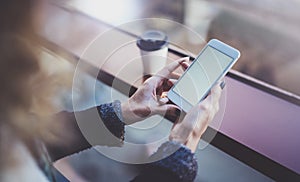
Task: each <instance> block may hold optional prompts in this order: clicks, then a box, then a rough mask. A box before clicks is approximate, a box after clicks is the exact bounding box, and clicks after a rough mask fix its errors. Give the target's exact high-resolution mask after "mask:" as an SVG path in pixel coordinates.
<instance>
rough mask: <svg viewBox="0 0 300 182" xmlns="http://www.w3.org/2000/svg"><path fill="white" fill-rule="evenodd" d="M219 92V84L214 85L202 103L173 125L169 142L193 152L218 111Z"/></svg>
mask: <svg viewBox="0 0 300 182" xmlns="http://www.w3.org/2000/svg"><path fill="white" fill-rule="evenodd" d="M221 91H222V89H221V86H220V83H218V84H216V86H214V87H213V88H212V89H211V92H210V94H209V95H208V96H207V97H206V98H205V99H204V100H203V101H202V102H200V103H199V104H197V105H196V106H194V107H193V108H192V109H191V110H190V111H189V112H188V113H187V115H186V116H185V117H184V119H183V120H182V121H178V122H177V123H175V124H174V126H173V128H172V130H171V133H170V136H169V139H170V141H176V142H179V143H182V144H184V145H186V146H187V147H188V148H189V149H191V151H192V152H195V151H196V149H197V146H198V143H199V141H200V138H201V136H202V134H203V133H204V131H205V130H206V128H207V126H208V124H209V122H210V121H211V120H212V119H213V118H214V116H215V114H216V113H217V112H218V110H219V100H220V97H221Z"/></svg>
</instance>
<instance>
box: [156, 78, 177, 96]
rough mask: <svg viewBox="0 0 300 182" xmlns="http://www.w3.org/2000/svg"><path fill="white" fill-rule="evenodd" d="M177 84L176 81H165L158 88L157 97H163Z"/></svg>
mask: <svg viewBox="0 0 300 182" xmlns="http://www.w3.org/2000/svg"><path fill="white" fill-rule="evenodd" d="M176 82H177V80H176V79H165V80H163V81H162V82H161V84H159V85H158V86H157V88H156V95H162V94H163V92H166V91H169V90H170V89H171V88H172V87H173V85H174V84H175V83H176Z"/></svg>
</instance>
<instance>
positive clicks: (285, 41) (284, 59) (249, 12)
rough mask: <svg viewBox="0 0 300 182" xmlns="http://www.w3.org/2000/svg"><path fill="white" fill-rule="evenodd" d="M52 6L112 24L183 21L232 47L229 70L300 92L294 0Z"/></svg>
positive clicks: (74, 1)
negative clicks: (234, 56)
mask: <svg viewBox="0 0 300 182" xmlns="http://www.w3.org/2000/svg"><path fill="white" fill-rule="evenodd" d="M54 2H55V3H56V4H57V5H59V6H62V7H65V8H67V9H69V10H70V9H71V10H76V11H80V12H82V13H84V14H86V15H88V16H91V17H93V18H96V19H98V20H101V21H104V22H106V23H108V24H111V25H120V24H122V23H126V22H129V21H132V20H135V19H140V18H165V19H170V20H173V21H176V22H178V23H182V24H184V25H187V26H188V27H189V28H191V29H192V30H193V31H196V32H197V33H198V34H200V35H201V36H202V37H203V38H205V39H206V40H209V39H211V38H217V39H220V40H222V41H224V42H226V43H228V44H230V45H232V46H234V47H237V48H238V49H239V50H240V51H241V55H242V56H241V58H240V60H239V61H238V63H237V64H236V65H235V67H234V69H236V70H238V71H240V72H242V73H245V74H247V75H250V76H253V77H254V78H257V79H259V80H262V81H264V82H267V83H269V84H272V85H274V86H277V87H279V88H282V89H284V90H287V91H289V92H292V93H294V94H298V95H299V94H300V86H299V79H298V78H299V77H300V72H299V71H300V51H299V47H300V25H299V22H300V11H299V8H300V2H299V1H298V0H286V1H282V0H251V1H250V0H226V1H223V0H127V1H122V0H110V1H105V0H64V1H54ZM161 26H163V25H161ZM170 28H172V27H170ZM129 31H130V30H129ZM132 31H133V32H134V29H132ZM174 31H176V29H175V30H174ZM178 38H179V39H181V43H182V45H184V46H185V48H186V49H188V50H189V51H191V52H192V53H194V54H197V53H198V52H199V45H198V44H199V42H195V40H194V39H192V38H190V39H189V37H186V36H185V35H182V34H178Z"/></svg>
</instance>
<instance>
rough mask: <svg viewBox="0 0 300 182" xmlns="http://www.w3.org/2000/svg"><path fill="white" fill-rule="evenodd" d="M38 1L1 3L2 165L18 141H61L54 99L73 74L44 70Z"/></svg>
mask: <svg viewBox="0 0 300 182" xmlns="http://www.w3.org/2000/svg"><path fill="white" fill-rule="evenodd" d="M34 2H35V1H34V0H22V1H17V0H11V1H1V2H0V10H1V11H0V24H1V27H0V85H1V86H0V162H1V164H0V165H3V164H2V161H3V160H4V157H3V154H6V153H7V148H9V147H8V146H7V145H9V143H10V141H11V142H13V141H14V140H15V139H16V138H17V139H19V140H23V141H29V142H30V141H31V140H32V139H33V138H41V139H42V140H47V141H48V142H56V141H57V137H56V134H55V133H54V132H53V131H55V130H57V129H59V127H61V126H60V122H53V121H52V120H53V117H52V114H53V112H55V111H56V108H55V107H54V106H53V98H54V95H55V93H56V90H57V89H59V86H61V85H68V84H66V83H65V82H68V83H71V76H70V75H67V76H66V75H49V74H47V73H46V72H45V71H44V70H43V69H42V66H41V61H40V60H39V57H38V51H39V50H38V49H37V46H38V45H36V44H35V43H36V42H38V41H36V36H35V34H34V32H33V26H32V21H31V17H32V13H33V12H32V9H33V6H34ZM7 17H9V18H7ZM62 77H63V79H61V78H62ZM62 82H64V83H62ZM69 85H70V84H69ZM55 119H58V118H55ZM4 130H5V132H4ZM0 167H1V166H0Z"/></svg>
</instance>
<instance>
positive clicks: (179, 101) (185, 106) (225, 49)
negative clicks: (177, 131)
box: [168, 39, 240, 112]
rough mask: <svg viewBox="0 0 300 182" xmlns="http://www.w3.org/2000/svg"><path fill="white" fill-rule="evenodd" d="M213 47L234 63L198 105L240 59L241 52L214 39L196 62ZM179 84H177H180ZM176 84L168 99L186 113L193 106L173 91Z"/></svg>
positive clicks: (225, 70)
mask: <svg viewBox="0 0 300 182" xmlns="http://www.w3.org/2000/svg"><path fill="white" fill-rule="evenodd" d="M208 46H210V47H212V48H214V49H216V50H218V51H220V52H221V53H223V54H225V55H227V56H229V57H231V58H232V59H233V61H232V62H231V64H230V65H228V66H227V67H226V69H224V71H223V72H222V74H221V75H220V76H219V77H218V79H216V80H215V81H214V83H213V84H212V85H211V86H210V88H208V91H207V93H206V94H204V96H203V97H202V98H201V99H200V100H199V101H198V103H199V102H200V101H201V100H203V98H205V96H206V95H207V94H208V93H209V91H210V89H211V88H212V87H213V86H214V85H215V84H216V83H217V81H218V80H220V79H221V78H222V77H224V76H225V75H226V73H227V72H228V71H229V70H230V69H231V68H232V66H233V65H234V64H235V63H236V61H237V60H238V58H239V57H240V52H239V51H238V50H237V49H235V48H233V47H231V46H229V45H227V44H225V43H223V42H221V41H219V40H217V39H212V40H210V41H209V42H208V43H207V44H206V45H205V47H204V48H203V49H202V50H201V52H200V53H199V54H198V56H197V57H196V58H195V60H197V59H198V57H199V56H200V55H201V54H202V53H203V51H204V50H205V49H206V48H207V47H208ZM194 63H195V62H193V63H192V64H191V65H190V67H189V68H188V69H187V70H186V71H185V73H186V72H187V71H188V70H189V69H190V68H191V67H192V66H193V64H194ZM185 73H184V74H183V75H182V76H181V77H180V78H179V80H178V82H180V80H181V78H182V77H183V76H184V75H185ZM178 82H177V83H178ZM177 83H176V84H174V85H173V87H172V88H171V89H170V91H169V92H168V98H169V99H170V100H171V101H172V102H173V103H174V104H176V105H177V106H179V107H180V108H182V110H184V111H185V112H188V111H189V110H190V109H191V108H192V107H193V105H192V104H190V103H189V102H188V101H186V100H185V99H183V98H182V97H181V96H180V95H179V94H178V93H176V92H175V91H173V89H174V87H175V86H176V85H177Z"/></svg>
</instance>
